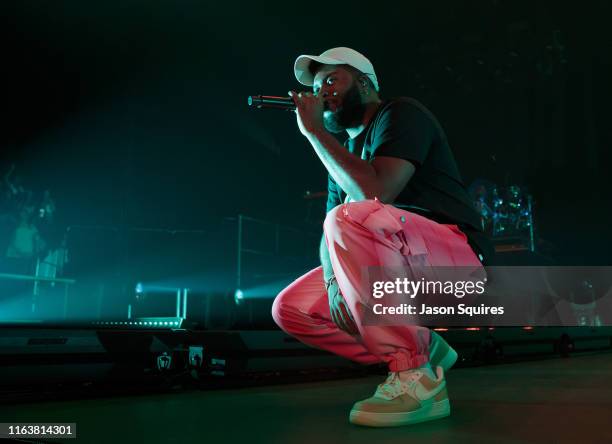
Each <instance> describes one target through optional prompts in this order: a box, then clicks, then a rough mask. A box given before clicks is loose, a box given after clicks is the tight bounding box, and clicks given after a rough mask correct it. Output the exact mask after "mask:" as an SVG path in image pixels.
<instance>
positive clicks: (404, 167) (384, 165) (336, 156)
mask: <svg viewBox="0 0 612 444" xmlns="http://www.w3.org/2000/svg"><path fill="white" fill-rule="evenodd" d="M306 137H307V138H308V141H309V142H310V144H311V145H312V146H313V148H314V149H315V152H316V153H317V155H318V156H319V159H321V162H322V163H323V165H324V166H325V168H326V169H327V171H328V172H329V174H330V175H331V176H332V177H333V179H334V180H335V181H336V183H337V184H338V185H339V186H340V188H342V189H343V190H344V191H345V192H346V194H347V195H348V196H349V197H350V198H351V200H353V201H360V200H366V199H374V198H375V197H377V198H378V199H379V200H381V201H382V202H385V203H392V202H393V201H394V200H395V198H396V197H397V195H398V194H399V193H400V192H401V191H402V190H403V189H404V187H405V186H406V184H407V183H408V181H409V180H410V178H411V177H412V175H413V174H414V171H415V167H414V165H413V164H412V163H411V162H409V161H407V160H405V159H400V158H398V157H382V156H381V157H376V158H375V159H374V160H373V161H372V163H368V162H367V161H365V160H362V159H361V158H359V157H357V156H356V155H355V154H353V153H350V152H349V151H348V150H347V149H346V148H345V147H344V146H342V145H341V144H340V143H339V142H338V141H337V140H336V138H335V137H334V136H332V135H331V134H330V133H328V132H327V131H325V130H323V131H316V132H314V133H309V134H308V135H307V136H306Z"/></svg>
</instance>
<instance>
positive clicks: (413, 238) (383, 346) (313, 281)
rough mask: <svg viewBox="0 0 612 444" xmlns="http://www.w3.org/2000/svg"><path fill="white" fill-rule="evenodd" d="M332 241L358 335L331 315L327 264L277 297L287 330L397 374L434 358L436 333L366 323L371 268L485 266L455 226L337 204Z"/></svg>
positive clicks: (276, 310) (377, 206) (328, 223)
mask: <svg viewBox="0 0 612 444" xmlns="http://www.w3.org/2000/svg"><path fill="white" fill-rule="evenodd" d="M323 228H324V233H325V239H326V242H327V246H328V248H329V253H330V258H331V262H332V267H333V270H334V274H335V276H336V279H337V281H338V286H339V288H340V291H341V294H342V295H343V297H344V299H345V301H346V303H347V306H348V307H349V309H350V311H351V314H352V315H353V318H354V319H355V323H356V325H357V328H358V330H359V335H356V336H351V335H349V334H348V333H345V332H344V331H342V330H340V329H339V328H338V327H337V326H336V324H334V322H333V321H332V319H331V315H330V311H329V304H328V298H327V291H326V290H325V283H324V279H323V269H322V267H317V268H315V269H314V270H311V271H309V272H308V273H306V274H305V275H303V276H301V277H300V278H298V279H297V280H295V281H294V282H293V283H291V284H290V285H289V286H288V287H287V288H285V289H284V290H283V291H282V292H281V293H279V295H278V296H277V297H276V299H275V300H274V304H273V306H272V316H273V318H274V321H275V322H276V323H277V324H278V326H279V327H280V328H281V329H283V330H284V331H285V332H286V333H288V334H289V335H291V336H294V337H295V338H297V339H299V340H300V341H301V342H303V343H305V344H308V345H310V346H313V347H316V348H320V349H323V350H327V351H330V352H332V353H335V354H337V355H340V356H344V357H346V358H349V359H351V360H353V361H356V362H360V363H362V364H374V363H378V362H386V363H387V364H388V366H389V370H390V371H402V370H407V369H411V368H416V367H420V366H422V365H424V364H425V363H427V362H428V361H429V340H430V334H429V330H428V329H427V328H425V327H418V326H411V325H397V326H384V325H380V326H378V325H363V306H364V301H366V300H367V299H368V298H370V296H371V295H369V294H365V293H366V291H367V289H365V288H364V285H363V280H362V278H363V276H362V273H363V272H364V269H365V267H368V266H387V267H398V268H399V267H407V268H410V267H415V266H416V267H418V266H426V267H427V266H478V267H480V266H481V263H480V261H479V260H478V257H477V256H476V254H475V253H474V251H473V250H472V249H471V248H470V246H469V245H468V243H467V238H466V236H465V234H463V233H462V232H461V231H460V230H459V229H458V228H457V226H456V225H444V224H439V223H437V222H434V221H432V220H429V219H427V218H425V217H423V216H420V215H418V214H415V213H411V212H408V211H405V210H401V209H398V208H396V207H394V206H392V205H385V204H382V203H381V202H380V201H378V200H366V201H360V202H351V203H346V204H342V205H339V206H337V207H336V208H334V209H333V210H331V211H330V212H329V213H328V214H327V217H326V219H325V222H324V225H323Z"/></svg>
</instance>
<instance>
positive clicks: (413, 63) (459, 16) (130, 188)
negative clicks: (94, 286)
mask: <svg viewBox="0 0 612 444" xmlns="http://www.w3.org/2000/svg"><path fill="white" fill-rule="evenodd" d="M1 8H2V13H1V19H0V20H1V21H2V22H1V23H0V32H1V36H0V45H1V46H2V49H1V60H2V69H1V70H0V71H1V74H0V75H1V76H2V79H1V81H2V92H3V93H2V100H1V101H0V106H1V107H2V114H3V117H2V119H1V120H0V125H1V131H0V147H1V160H2V170H3V174H4V171H6V169H8V166H9V165H10V164H11V162H15V163H16V165H17V170H18V171H19V173H20V174H21V175H22V176H23V181H24V183H28V184H29V185H30V186H31V188H33V189H34V190H38V191H42V190H44V189H47V188H48V189H51V190H52V192H53V194H54V196H55V198H56V201H57V205H58V213H57V215H58V224H61V225H63V226H69V225H102V226H115V227H147V228H172V229H195V230H203V231H205V232H206V233H208V234H206V235H203V236H204V237H200V238H199V240H198V245H199V246H198V248H201V249H204V250H206V252H207V253H206V254H205V255H203V256H202V257H200V258H199V259H198V262H197V263H194V264H193V268H194V269H195V268H200V269H209V270H217V271H219V272H221V271H223V270H224V269H226V268H225V267H226V265H227V264H232V263H233V262H232V261H233V260H234V259H233V258H234V254H235V242H236V240H235V238H234V237H232V236H231V235H229V234H228V233H234V231H233V228H228V229H227V230H225V229H224V228H221V227H222V226H224V224H226V223H229V222H231V221H229V222H228V219H227V218H231V217H235V216H236V215H237V214H239V213H243V214H247V215H249V216H253V217H258V218H263V219H266V220H270V221H274V222H281V223H284V224H288V225H295V224H304V223H306V222H308V221H307V219H308V220H309V221H310V226H311V227H313V228H314V229H315V231H316V230H318V227H317V224H318V223H320V221H321V220H322V218H323V206H324V203H323V201H322V200H321V201H314V204H312V203H311V204H310V205H311V207H310V211H311V213H310V215H308V211H309V203H308V202H309V201H306V200H304V199H303V195H304V193H305V192H306V191H307V190H309V191H313V192H314V191H323V190H325V186H326V174H325V171H324V169H323V167H322V166H321V165H320V163H319V162H318V160H317V158H316V156H315V154H314V152H313V151H312V149H311V148H310V147H309V145H308V144H307V142H306V140H305V139H304V138H303V137H302V136H301V135H300V133H299V131H298V129H297V126H296V124H295V118H294V116H293V115H292V114H290V113H283V112H281V111H274V110H272V111H257V110H250V109H248V108H247V104H246V97H247V96H248V95H251V94H271V95H285V93H286V92H287V91H288V90H289V89H295V88H297V87H298V85H297V82H296V81H295V80H294V77H293V70H292V66H293V61H294V60H295V57H296V56H297V55H299V54H303V53H306V54H319V53H320V52H322V51H323V50H325V49H328V48H330V47H333V46H349V47H353V48H355V49H357V50H359V51H361V52H363V53H364V54H365V55H366V56H367V57H369V58H370V60H372V62H373V64H374V66H375V68H376V71H377V74H378V76H379V79H380V84H381V92H382V95H383V97H392V96H398V95H407V96H412V97H415V98H417V99H418V100H420V101H422V102H423V103H424V104H425V105H426V106H428V107H429V108H430V109H431V110H432V111H433V112H434V114H436V115H437V117H438V118H439V119H440V121H441V122H442V124H443V126H444V127H445V129H446V132H447V134H448V136H449V139H450V141H451V144H452V146H453V149H454V151H455V155H456V157H457V159H458V161H459V164H460V168H461V171H462V174H463V176H464V179H465V181H466V183H467V184H469V183H471V182H472V181H473V180H475V179H477V178H481V179H486V180H490V181H492V182H495V183H498V184H501V185H512V184H516V185H522V186H527V187H528V188H529V190H530V191H531V192H532V193H533V195H534V196H535V199H536V220H537V226H538V230H539V234H540V236H541V238H542V239H543V241H544V242H543V244H542V246H543V248H545V249H546V250H547V253H548V254H552V255H553V256H554V257H555V258H556V259H557V260H558V261H559V262H560V263H573V264H588V263H599V264H609V263H610V261H609V249H610V247H611V244H612V242H611V238H612V236H611V235H610V233H609V226H610V223H611V222H612V217H611V210H610V202H611V192H610V180H609V175H608V171H609V169H610V161H611V155H610V145H611V144H610V139H611V136H610V131H609V122H608V120H609V116H610V113H609V112H608V110H609V106H610V105H609V104H610V101H611V100H610V99H612V91H611V86H610V79H612V69H611V67H612V31H611V30H610V27H609V26H608V19H609V17H610V7H609V6H608V2H606V1H592V2H589V1H587V2H580V3H572V4H571V5H568V6H566V5H562V4H559V3H558V2H553V1H537V2H530V1H505V0H495V1H492V0H486V1H485V0H473V1H461V2H456V1H431V2H414V1H408V2H401V3H397V4H395V3H388V4H382V3H373V2H361V3H360V2H344V3H337V2H323V3H317V2H314V3H296V2H294V3H282V4H281V3H279V4H275V5H272V4H259V3H250V2H248V3H247V2H244V3H240V2H196V1H146V2H145V1H122V2H93V1H87V2H82V1H24V2H10V3H9V2H3V3H2V6H1ZM117 242H120V240H118V241H117ZM181 242H183V241H181ZM158 245H160V247H159V249H160V251H161V253H160V254H163V251H167V250H162V249H161V246H162V245H163V243H160V244H158ZM191 245H192V246H193V245H194V242H191ZM91 248H96V247H95V246H92V247H91ZM176 248H180V247H176ZM150 249H153V250H155V248H154V247H150ZM141 251H146V248H145V249H144V250H141ZM313 258H314V259H315V260H316V251H313Z"/></svg>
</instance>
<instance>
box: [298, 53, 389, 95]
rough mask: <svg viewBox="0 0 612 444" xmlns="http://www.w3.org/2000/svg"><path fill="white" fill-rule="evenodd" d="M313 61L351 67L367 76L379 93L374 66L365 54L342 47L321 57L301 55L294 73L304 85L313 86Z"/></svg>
mask: <svg viewBox="0 0 612 444" xmlns="http://www.w3.org/2000/svg"><path fill="white" fill-rule="evenodd" d="M312 61H315V62H319V63H322V64H323V65H350V66H352V67H353V68H355V69H357V70H358V71H360V72H362V73H363V74H365V75H367V76H368V77H369V78H370V80H371V81H372V83H373V84H374V88H375V89H376V91H378V79H377V78H376V73H374V66H372V62H370V61H369V60H368V59H367V58H366V57H365V56H364V55H363V54H361V53H359V52H357V51H355V50H354V49H351V48H345V47H344V46H340V47H338V48H332V49H328V50H327V51H325V52H323V53H322V54H321V55H319V56H314V55H301V56H299V57H298V58H297V59H296V60H295V65H294V66H293V72H294V73H295V78H296V79H297V80H298V82H300V83H301V84H302V85H306V86H312V84H313V83H314V76H313V75H312V74H311V72H310V69H309V67H310V64H311V63H312Z"/></svg>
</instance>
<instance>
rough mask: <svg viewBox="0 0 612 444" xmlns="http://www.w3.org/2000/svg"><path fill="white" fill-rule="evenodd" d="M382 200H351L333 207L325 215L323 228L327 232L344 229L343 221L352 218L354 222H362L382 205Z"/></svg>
mask: <svg viewBox="0 0 612 444" xmlns="http://www.w3.org/2000/svg"><path fill="white" fill-rule="evenodd" d="M380 205H381V204H380V202H377V201H375V200H360V201H358V202H349V203H345V204H340V205H338V206H336V207H334V208H332V209H331V210H330V211H329V212H328V213H327V216H325V222H323V230H324V231H325V232H326V233H331V232H335V231H336V230H342V228H343V222H345V221H346V220H348V219H350V220H351V221H353V222H357V223H361V222H363V220H365V219H366V218H367V216H368V215H370V214H371V213H372V212H373V211H374V210H375V209H377V208H378V207H380Z"/></svg>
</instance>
